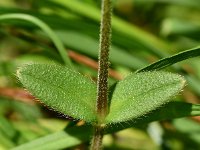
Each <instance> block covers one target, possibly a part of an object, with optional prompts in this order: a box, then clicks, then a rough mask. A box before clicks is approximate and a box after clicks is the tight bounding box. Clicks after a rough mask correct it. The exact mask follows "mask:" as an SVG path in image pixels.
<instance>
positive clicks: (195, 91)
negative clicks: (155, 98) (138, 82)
mask: <svg viewBox="0 0 200 150" xmlns="http://www.w3.org/2000/svg"><path fill="white" fill-rule="evenodd" d="M100 3H101V1H100V0H1V1H0V15H3V14H8V13H25V14H30V15H33V16H35V17H37V18H39V19H41V20H42V21H44V22H45V23H46V24H47V25H48V26H49V27H50V28H51V29H52V30H53V31H54V32H55V33H56V35H57V36H58V37H59V39H60V40H61V41H62V43H63V44H64V46H65V48H66V51H67V53H68V55H69V57H70V58H71V60H72V62H73V65H74V66H75V69H76V70H78V71H79V72H81V73H82V74H84V75H85V76H89V77H91V78H92V79H94V80H96V78H97V58H98V46H99V44H98V41H99V25H100V23H99V22H100V6H101V5H100ZM199 18H200V0H113V20H112V26H113V31H112V48H111V52H110V68H111V69H110V78H109V84H110V85H111V84H113V83H114V82H115V81H117V80H120V79H122V78H124V77H125V76H126V75H127V74H129V73H130V72H134V71H136V70H137V69H140V68H142V67H144V66H146V65H148V64H150V63H152V62H155V61H156V60H159V59H161V58H164V57H166V56H170V55H172V54H176V53H178V52H181V51H183V50H186V49H190V48H193V47H196V46H198V45H199V44H200V20H199ZM32 62H39V63H61V64H63V59H62V57H61V55H60V54H59V53H58V50H57V49H56V47H55V46H54V44H53V43H52V40H51V38H50V37H49V36H47V34H46V33H45V32H43V31H42V30H41V29H40V28H38V27H37V26H36V25H34V24H33V23H31V22H28V21H25V20H17V19H10V20H0V150H7V149H11V148H13V147H15V146H17V145H20V144H23V143H26V142H29V141H31V140H33V139H36V138H38V137H42V136H44V135H48V134H51V133H54V132H56V131H60V130H62V129H64V128H65V126H66V125H67V124H68V123H69V122H70V121H72V120H73V119H71V118H70V117H68V116H64V115H62V114H59V113H56V112H53V111H51V110H48V108H46V107H44V106H42V105H41V104H40V103H37V102H36V101H34V100H33V99H34V98H33V97H32V96H30V94H28V93H27V92H26V91H25V90H23V87H22V86H21V84H20V83H19V82H18V80H17V79H16V77H15V74H16V70H17V68H18V67H19V66H21V65H23V64H26V63H32ZM166 70H169V71H171V72H176V73H179V74H182V75H184V76H185V78H186V80H187V86H186V87H185V89H184V92H183V93H182V94H180V95H179V96H178V97H176V98H175V99H176V100H179V101H186V102H191V103H199V102H200V101H199V97H200V58H199V57H197V58H193V59H190V60H187V61H184V62H181V63H178V64H176V65H174V66H173V67H169V68H167V69H166ZM180 109H181V108H180ZM199 133H200V118H198V117H196V118H184V119H176V120H168V121H162V122H154V123H151V124H149V125H148V126H145V127H137V128H136V127H135V128H130V129H126V130H123V131H120V132H118V133H116V134H113V135H106V137H105V138H104V145H105V149H124V150H126V149H127V150H129V149H130V150H159V149H161V150H162V149H164V150H197V149H200V134H199ZM87 144H88V143H85V144H81V145H78V146H75V147H72V148H71V149H76V148H77V149H84V148H85V146H86V145H87ZM66 149H70V148H66Z"/></svg>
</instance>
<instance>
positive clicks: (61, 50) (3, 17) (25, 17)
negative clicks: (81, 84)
mask: <svg viewBox="0 0 200 150" xmlns="http://www.w3.org/2000/svg"><path fill="white" fill-rule="evenodd" d="M8 19H20V20H25V21H28V22H31V23H34V24H35V25H37V26H38V27H40V28H41V29H42V30H43V31H44V32H45V33H46V34H47V35H48V36H49V37H50V38H51V40H52V41H53V43H54V44H55V46H56V48H57V49H58V51H59V53H60V56H61V57H62V59H63V61H64V62H65V64H66V65H67V66H69V67H70V68H71V67H72V64H71V60H70V59H69V57H68V55H67V52H66V50H65V47H64V45H63V44H62V42H61V41H60V39H59V38H58V37H57V35H56V34H55V33H54V32H53V30H52V29H51V28H50V27H49V26H48V25H47V24H46V23H44V22H43V21H42V20H40V19H38V18H36V17H34V16H31V15H27V14H21V13H12V14H4V15H0V21H1V22H2V21H3V20H8Z"/></svg>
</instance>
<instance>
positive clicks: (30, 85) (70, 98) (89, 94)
mask: <svg viewBox="0 0 200 150" xmlns="http://www.w3.org/2000/svg"><path fill="white" fill-rule="evenodd" d="M17 76H18V78H19V80H20V81H21V83H22V84H23V85H24V87H25V88H27V89H28V90H29V91H30V92H31V93H32V94H33V95H34V96H35V97H37V98H38V99H39V100H40V101H41V102H43V103H44V104H45V105H47V106H49V107H51V108H53V109H54V110H55V111H59V112H61V113H63V114H66V115H69V116H71V117H74V118H76V119H83V120H85V121H87V122H93V121H95V120H96V115H95V114H96V113H95V100H96V85H95V83H93V82H92V81H91V80H90V79H89V78H86V77H84V76H82V75H81V74H80V73H78V72H75V71H73V70H71V69H69V68H67V67H64V66H59V65H47V64H31V65H26V66H24V67H21V68H20V69H19V70H18V71H17Z"/></svg>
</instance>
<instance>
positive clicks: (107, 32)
mask: <svg viewBox="0 0 200 150" xmlns="http://www.w3.org/2000/svg"><path fill="white" fill-rule="evenodd" d="M101 10H102V14H101V15H102V17H101V29H100V46H99V67H98V81H97V103H96V112H97V115H98V122H97V125H95V127H94V136H93V139H92V143H91V144H92V145H91V150H100V149H101V148H102V139H103V132H104V127H103V126H104V125H103V124H104V119H105V117H106V115H107V114H108V68H109V48H110V39H111V12H112V11H111V0H102V8H101Z"/></svg>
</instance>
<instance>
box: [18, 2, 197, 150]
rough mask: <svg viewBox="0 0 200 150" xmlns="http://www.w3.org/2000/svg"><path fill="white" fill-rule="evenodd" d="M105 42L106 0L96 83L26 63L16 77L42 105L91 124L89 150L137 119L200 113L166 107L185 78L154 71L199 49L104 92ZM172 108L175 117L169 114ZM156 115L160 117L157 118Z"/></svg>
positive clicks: (108, 30)
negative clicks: (107, 135)
mask: <svg viewBox="0 0 200 150" xmlns="http://www.w3.org/2000/svg"><path fill="white" fill-rule="evenodd" d="M110 38H111V0H102V19H101V29H100V48H99V69H98V81H97V84H96V83H94V82H93V81H91V79H89V78H87V77H84V76H83V75H81V74H80V73H78V72H76V71H75V70H73V69H70V68H69V67H66V66H61V65H52V64H28V65H25V66H23V67H21V68H19V69H18V71H17V76H18V78H19V80H20V82H21V83H22V84H23V85H24V87H25V88H26V89H28V90H29V91H30V92H31V93H32V94H33V95H34V96H35V97H36V98H38V99H39V100H40V101H41V102H43V103H44V104H45V105H47V106H49V107H50V108H53V109H54V110H56V111H59V112H61V113H63V114H66V115H69V116H71V117H73V118H75V119H80V120H84V121H85V122H86V123H87V124H89V125H91V126H92V127H93V128H94V129H93V137H92V140H91V147H90V148H91V150H99V149H102V139H103V135H104V134H106V133H112V132H115V131H117V130H120V129H123V128H127V127H131V126H133V125H134V123H135V122H136V121H138V120H140V122H141V124H143V123H144V122H150V121H154V120H161V119H168V118H176V117H183V116H189V115H199V106H196V107H194V106H193V105H192V104H187V103H176V102H173V103H172V102H171V103H170V101H171V99H172V98H173V96H174V95H176V94H177V93H179V92H180V91H181V90H182V89H183V87H184V85H185V80H184V78H183V77H182V76H180V75H177V74H173V73H169V72H164V71H155V70H159V69H161V68H164V67H166V66H169V65H172V64H174V63H176V62H179V61H182V60H184V59H187V58H190V57H191V55H194V56H192V57H195V56H197V53H198V52H197V51H198V50H199V48H195V49H192V50H189V51H185V52H183V53H180V54H177V55H174V56H172V57H169V58H166V59H163V60H160V61H158V62H157V63H154V64H152V65H150V66H148V67H146V68H143V69H141V70H138V71H137V72H136V73H132V74H130V75H128V76H127V77H126V78H125V79H123V80H122V81H119V82H118V83H117V84H115V86H112V87H111V88H109V86H108V67H109V48H110ZM182 56H184V57H182ZM172 60H173V61H172ZM124 61H125V60H124ZM69 66H70V65H69ZM108 91H109V92H108ZM178 107H182V109H183V110H184V109H186V108H191V111H190V112H186V113H183V112H182V111H180V110H179V109H176V108H178ZM197 108H198V111H197ZM172 109H173V112H174V114H172V113H171V110H172ZM158 112H159V113H160V115H157V113H158ZM111 129H112V130H111ZM85 132H86V133H85V134H87V131H85ZM88 134H89V133H88Z"/></svg>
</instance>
